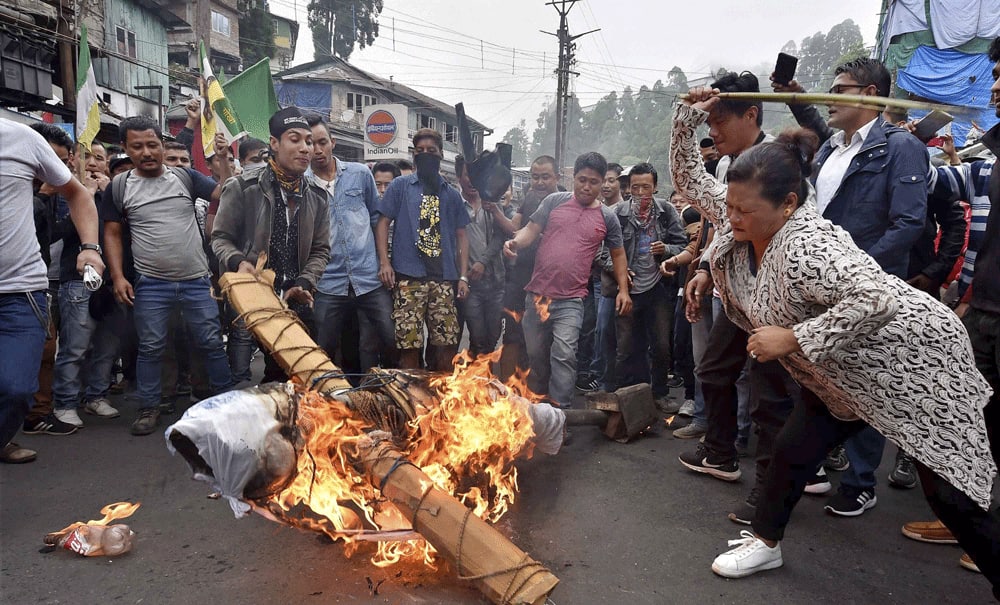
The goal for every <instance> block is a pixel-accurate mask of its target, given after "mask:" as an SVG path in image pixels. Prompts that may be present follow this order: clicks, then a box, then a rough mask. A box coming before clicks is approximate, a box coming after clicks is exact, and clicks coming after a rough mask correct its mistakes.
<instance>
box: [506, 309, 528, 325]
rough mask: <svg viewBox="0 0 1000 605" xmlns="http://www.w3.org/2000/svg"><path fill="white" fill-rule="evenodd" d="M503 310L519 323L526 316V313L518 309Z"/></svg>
mask: <svg viewBox="0 0 1000 605" xmlns="http://www.w3.org/2000/svg"><path fill="white" fill-rule="evenodd" d="M503 312H504V313H506V314H507V315H510V316H511V317H513V318H514V321H515V322H517V323H521V318H523V317H524V313H518V312H517V311H514V310H512V309H504V310H503Z"/></svg>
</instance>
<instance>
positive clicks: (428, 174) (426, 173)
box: [413, 153, 441, 195]
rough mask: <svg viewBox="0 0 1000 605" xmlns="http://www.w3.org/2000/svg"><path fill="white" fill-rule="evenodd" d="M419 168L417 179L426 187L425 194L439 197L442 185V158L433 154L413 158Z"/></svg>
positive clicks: (418, 155)
mask: <svg viewBox="0 0 1000 605" xmlns="http://www.w3.org/2000/svg"><path fill="white" fill-rule="evenodd" d="M413 163H414V164H416V166H417V178H418V179H420V182H421V183H423V185H424V193H426V194H428V195H437V194H438V191H439V189H440V185H441V176H440V174H439V173H440V172H441V158H440V157H438V156H436V155H434V154H433V153H418V154H417V155H415V156H413Z"/></svg>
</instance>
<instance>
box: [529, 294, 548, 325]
mask: <svg viewBox="0 0 1000 605" xmlns="http://www.w3.org/2000/svg"><path fill="white" fill-rule="evenodd" d="M533 298H534V300H535V311H537V312H538V317H539V319H541V320H542V321H543V322H546V321H548V320H549V305H550V304H551V303H552V299H551V298H549V297H548V296H542V295H540V294H535V295H534V296H533Z"/></svg>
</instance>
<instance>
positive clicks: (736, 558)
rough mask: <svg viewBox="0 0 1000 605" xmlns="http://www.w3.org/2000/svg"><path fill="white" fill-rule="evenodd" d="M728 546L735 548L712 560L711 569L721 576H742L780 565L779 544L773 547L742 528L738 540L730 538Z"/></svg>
mask: <svg viewBox="0 0 1000 605" xmlns="http://www.w3.org/2000/svg"><path fill="white" fill-rule="evenodd" d="M729 545H730V546H735V547H736V548H734V549H732V550H730V551H728V552H725V553H723V554H721V555H719V556H718V557H716V558H715V561H713V562H712V571H714V572H715V573H717V574H719V575H720V576H722V577H723V578H744V577H746V576H749V575H752V574H755V573H757V572H758V571H764V570H767V569H777V568H778V567H781V565H782V563H783V562H782V560H781V544H776V545H775V546H774V548H771V547H769V546H768V545H767V544H764V541H763V540H761V539H760V538H758V537H756V536H754V535H753V533H752V532H749V531H746V530H743V531H741V532H740V538H739V539H738V540H730V541H729Z"/></svg>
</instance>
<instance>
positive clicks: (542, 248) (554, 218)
mask: <svg viewBox="0 0 1000 605" xmlns="http://www.w3.org/2000/svg"><path fill="white" fill-rule="evenodd" d="M607 167H608V163H607V161H606V160H605V159H604V158H603V157H602V156H601V155H600V154H599V153H594V152H591V153H585V154H583V155H581V156H580V157H578V158H577V159H576V162H575V164H574V166H573V193H569V192H559V193H553V194H551V195H549V196H548V197H546V198H545V199H544V200H542V203H541V205H540V206H539V207H538V210H537V211H535V213H534V214H532V215H531V218H530V220H529V221H528V224H527V225H525V226H524V227H523V228H522V229H520V230H519V231H518V232H517V233H515V234H514V238H513V239H511V240H509V241H507V243H506V244H505V245H504V254H506V255H507V256H509V257H511V258H513V257H516V256H517V250H518V249H519V248H524V247H526V246H530V245H531V244H532V243H534V241H535V240H536V239H538V237H539V236H540V235H542V234H544V236H545V237H543V238H542V243H541V244H540V245H539V247H538V254H537V257H536V260H535V270H534V272H533V273H532V276H531V281H530V282H528V285H527V286H525V288H524V289H525V292H526V296H525V312H524V320H523V324H522V325H523V326H524V340H525V345H526V348H527V350H528V359H529V363H530V367H531V372H530V373H529V374H528V387H529V388H531V390H533V391H535V392H536V393H539V394H547V395H548V397H549V399H550V400H551V401H552V402H554V403H558V404H559V405H562V406H569V405H571V404H572V397H573V390H574V386H575V384H576V347H577V342H578V340H579V337H580V326H581V324H582V323H583V299H584V297H585V296H587V281H588V280H589V279H590V268H591V263H592V262H593V259H594V256H595V255H596V254H597V250H598V249H599V248H600V246H601V243H602V242H604V243H606V244H607V246H608V249H609V250H610V251H611V259H612V262H613V264H614V271H615V279H616V280H617V281H618V286H619V289H618V297H617V299H616V300H615V309H616V310H617V312H618V314H619V315H628V313H629V312H630V311H631V309H632V299H631V298H630V297H629V294H628V292H629V285H628V267H627V262H626V260H625V250H624V249H623V248H622V231H621V225H620V224H619V222H618V219H617V217H615V215H614V213H613V212H612V211H611V210H610V209H608V208H607V207H605V206H604V205H603V204H601V202H600V200H599V199H598V195H599V193H600V191H601V185H602V184H603V182H604V174H605V173H606V172H607Z"/></svg>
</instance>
